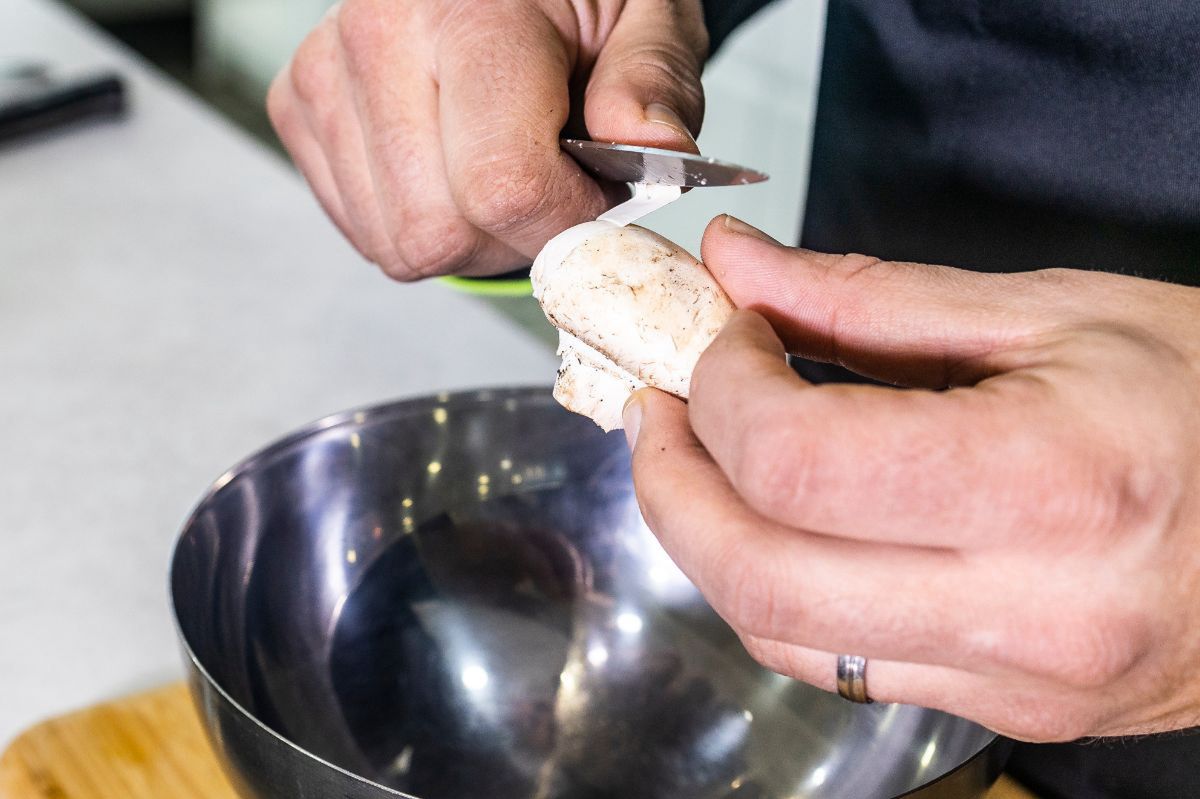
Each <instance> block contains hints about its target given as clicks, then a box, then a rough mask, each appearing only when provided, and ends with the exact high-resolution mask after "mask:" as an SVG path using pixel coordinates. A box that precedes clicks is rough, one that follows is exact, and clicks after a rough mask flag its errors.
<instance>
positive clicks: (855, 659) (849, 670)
mask: <svg viewBox="0 0 1200 799" xmlns="http://www.w3.org/2000/svg"><path fill="white" fill-rule="evenodd" d="M837 690H838V694H839V695H840V696H841V697H842V698H843V699H848V700H850V701H851V702H855V703H857V704H860V705H869V704H871V702H872V701H873V700H872V699H871V697H870V696H868V695H867V659H866V658H864V657H859V656H858V655H838V659H837Z"/></svg>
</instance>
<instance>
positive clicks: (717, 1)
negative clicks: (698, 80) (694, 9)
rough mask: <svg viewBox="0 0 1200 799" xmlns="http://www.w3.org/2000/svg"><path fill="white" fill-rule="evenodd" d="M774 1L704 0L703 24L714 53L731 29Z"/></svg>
mask: <svg viewBox="0 0 1200 799" xmlns="http://www.w3.org/2000/svg"><path fill="white" fill-rule="evenodd" d="M772 2H774V0H704V22H705V24H706V25H708V35H709V37H710V39H711V41H712V45H711V51H712V52H714V53H715V52H716V51H717V48H719V47H720V46H721V44H722V42H724V41H725V38H726V37H727V36H729V34H730V33H732V32H733V29H734V28H736V27H737V26H738V25H741V24H742V23H743V22H745V21H746V20H747V19H749V18H750V17H751V16H753V15H754V14H755V13H756V12H758V11H759V10H760V9H763V8H765V7H767V6H768V5H770V4H771V3H772Z"/></svg>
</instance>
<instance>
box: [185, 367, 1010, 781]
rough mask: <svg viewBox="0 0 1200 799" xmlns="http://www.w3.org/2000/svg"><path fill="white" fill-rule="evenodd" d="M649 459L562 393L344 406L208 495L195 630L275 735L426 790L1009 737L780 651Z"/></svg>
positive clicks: (924, 754) (818, 775) (843, 759)
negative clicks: (696, 553)
mask: <svg viewBox="0 0 1200 799" xmlns="http://www.w3.org/2000/svg"><path fill="white" fill-rule="evenodd" d="M628 470H629V458H628V453H627V451H626V449H625V445H624V441H623V439H622V437H621V436H620V434H616V435H610V436H605V435H603V434H601V433H600V432H599V431H598V430H597V429H595V428H594V427H593V426H592V425H591V423H590V422H588V421H587V420H586V419H582V418H580V417H576V416H573V415H571V414H568V413H566V412H565V411H562V410H561V409H560V408H558V406H557V405H556V404H555V403H554V402H553V401H552V400H551V399H550V398H549V396H548V395H547V394H546V393H544V392H541V391H506V392H483V393H476V394H468V395H454V396H443V397H442V398H439V399H431V400H429V401H418V402H408V403H399V404H396V405H392V406H386V407H383V408H379V409H374V410H371V411H367V412H363V413H359V414H354V415H348V416H346V417H341V418H338V419H335V420H332V421H330V422H329V423H327V424H324V425H322V426H320V428H319V429H316V430H313V431H309V432H308V433H306V434H303V435H299V436H296V437H293V438H291V439H288V440H285V441H284V442H281V443H280V444H278V445H276V446H274V447H272V448H270V449H268V450H266V451H264V452H263V453H262V454H260V455H258V456H256V457H255V458H253V459H251V460H250V461H248V462H247V463H246V464H243V466H241V467H239V468H238V469H237V470H235V471H234V472H232V473H231V474H230V475H228V476H227V477H226V478H224V479H223V480H222V483H221V484H220V487H219V488H218V489H216V490H215V491H214V492H213V493H212V494H211V495H210V496H209V497H208V498H207V499H206V500H205V501H204V502H203V503H202V504H201V506H200V507H199V508H198V510H197V512H196V513H195V515H194V516H193V518H192V520H191V521H190V522H189V525H188V527H187V529H186V530H185V532H184V535H183V537H182V539H181V541H180V544H179V548H178V551H177V554H176V560H175V563H174V567H173V572H172V594H173V598H174V601H175V607H176V613H177V617H178V619H179V624H180V629H181V632H182V635H183V638H184V640H185V642H186V643H187V645H188V647H189V648H190V649H191V651H192V653H193V655H194V657H195V659H196V660H197V662H198V663H199V664H200V665H201V666H202V667H203V668H204V669H205V671H206V672H207V673H208V674H209V675H210V676H211V677H212V679H213V680H215V682H216V683H217V684H218V685H219V686H221V687H222V688H223V689H224V691H225V692H227V693H228V695H229V696H230V697H231V698H232V699H233V700H234V701H235V702H237V703H238V704H240V705H241V706H242V707H243V708H244V709H245V710H246V711H247V712H249V713H251V714H253V715H254V716H255V717H257V718H258V719H259V720H261V721H262V722H263V723H264V724H266V725H267V726H269V727H270V728H271V729H272V730H274V731H276V732H277V733H279V734H280V735H282V736H284V737H285V738H287V739H288V740H290V741H292V742H294V743H295V744H297V745H298V746H300V747H303V748H304V749H306V750H308V751H309V752H311V753H312V754H314V755H316V756H317V757H320V758H322V759H324V760H327V761H329V762H331V763H333V764H335V765H337V766H340V767H342V768H344V769H346V770H348V771H350V772H353V773H355V774H359V775H361V776H363V777H365V778H367V779H370V780H372V781H374V782H377V783H379V784H380V785H384V786H388V787H390V788H393V789H396V790H400V791H404V792H406V793H409V794H412V795H415V796H418V797H422V799H466V797H475V796H478V795H479V794H480V792H481V791H485V792H486V793H487V795H489V796H490V797H494V798H495V799H518V798H521V799H524V798H525V797H538V798H539V799H558V798H560V797H561V798H562V799H567V798H568V797H569V798H570V799H588V798H589V797H613V796H620V797H622V798H623V799H638V797H645V798H646V799H667V798H668V797H670V798H672V799H674V798H675V797H679V798H680V799H683V797H687V799H702V798H704V797H733V796H737V797H743V796H744V797H762V798H763V799H767V798H768V797H769V798H771V799H774V798H775V797H778V799H784V798H785V797H797V796H804V797H855V798H856V799H861V797H871V796H895V795H899V794H901V793H903V792H905V791H907V790H911V789H913V788H916V787H918V786H919V785H921V784H924V783H927V782H929V781H930V780H933V779H936V778H937V777H938V776H940V775H942V774H944V773H946V772H948V771H950V770H951V769H953V768H954V767H956V766H958V765H959V764H961V763H962V762H963V761H965V760H967V759H968V758H970V757H971V756H972V755H974V754H975V753H976V752H978V751H979V750H980V749H981V748H983V747H984V746H985V745H986V744H987V743H988V742H989V741H991V739H992V737H993V736H992V735H991V734H990V733H988V732H986V731H984V730H982V729H980V728H978V727H976V726H975V725H972V724H969V723H967V722H964V721H962V720H960V719H955V718H952V717H949V716H945V715H942V714H939V713H934V712H931V711H927V710H921V709H917V708H911V707H900V706H881V705H873V706H854V705H851V704H849V703H846V702H844V701H842V700H840V699H839V698H837V697H836V696H830V695H828V694H825V693H823V692H821V691H817V690H815V689H812V688H809V687H806V686H804V685H802V684H799V683H796V682H794V681H791V680H788V679H785V678H783V677H780V676H778V675H775V674H772V673H770V672H768V671H766V670H764V669H762V668H761V667H759V666H757V665H756V664H755V663H754V662H753V661H752V660H751V659H750V658H749V657H748V656H747V655H746V654H745V652H744V651H743V649H742V647H741V645H740V643H739V641H738V640H737V638H736V636H735V635H733V633H732V632H731V631H730V630H729V628H728V627H727V626H726V625H725V624H724V623H723V622H722V621H721V620H720V619H719V618H718V617H717V616H716V615H715V614H714V613H713V612H712V611H711V610H710V609H709V608H708V607H707V605H706V604H705V603H704V601H703V599H702V598H701V597H700V596H699V594H698V593H697V592H696V590H695V589H694V588H693V587H692V586H691V584H690V583H689V582H688V581H687V579H686V578H685V577H684V576H683V575H682V574H681V573H680V572H679V571H678V570H677V569H676V567H675V566H674V565H673V564H672V562H671V561H670V559H669V558H667V556H666V555H665V553H664V552H663V551H662V549H661V548H660V547H659V545H658V544H657V542H656V541H655V539H654V537H653V536H652V535H651V534H650V533H649V531H648V530H647V529H646V528H645V525H644V524H643V522H642V521H641V519H640V516H639V514H638V511H637V505H636V501H635V499H634V497H633V494H632V490H631V487H630V479H629V471H628ZM830 667H831V668H832V663H831V664H830Z"/></svg>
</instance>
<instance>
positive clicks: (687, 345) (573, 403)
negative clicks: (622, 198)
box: [531, 222, 733, 429]
mask: <svg viewBox="0 0 1200 799" xmlns="http://www.w3.org/2000/svg"><path fill="white" fill-rule="evenodd" d="M531 277H532V280H533V286H534V296H535V297H536V298H537V299H538V301H539V302H540V303H541V306H542V310H543V312H544V313H545V314H546V318H547V319H549V320H550V322H551V324H553V325H554V326H555V327H557V328H558V329H559V330H560V331H561V334H560V338H559V354H560V355H562V356H563V366H562V368H561V369H560V370H559V379H558V381H557V383H556V386H555V396H556V397H558V398H559V401H560V402H562V403H563V404H564V405H565V406H566V407H568V408H569V409H571V410H574V411H577V412H581V413H585V414H586V415H588V416H590V417H592V418H593V419H596V420H597V423H598V424H600V425H601V426H602V427H604V428H605V429H613V428H616V427H620V410H621V406H622V405H623V404H624V402H625V399H626V398H627V397H628V396H629V394H630V393H632V392H633V391H635V390H637V389H638V388H642V387H644V386H652V387H654V388H658V389H661V390H663V391H666V392H669V393H671V394H674V395H675V396H677V397H681V398H684V399H686V398H687V396H688V387H689V384H690V382H691V376H692V370H693V369H694V368H695V366H696V362H697V361H698V360H699V358H700V355H701V354H702V353H703V352H704V350H705V349H707V348H708V345H709V344H711V343H712V340H713V339H714V338H716V336H717V333H719V332H720V330H721V327H722V326H723V325H724V324H725V321H726V320H727V319H728V318H729V316H730V315H731V314H732V313H733V303H732V302H731V301H730V300H729V297H728V296H727V295H726V294H725V292H724V291H723V290H722V289H721V287H720V285H719V284H718V283H717V281H716V280H715V279H714V278H713V276H712V275H711V274H710V273H709V272H708V270H707V269H705V267H704V265H703V264H702V263H700V262H699V261H698V260H696V259H695V258H694V257H692V255H691V254H690V253H688V252H687V251H686V250H684V249H683V248H682V247H680V246H678V245H677V244H675V243H673V242H671V241H669V240H668V239H665V238H663V237H662V236H660V235H658V234H657V233H654V232H653V231H650V230H647V229H645V228H642V227H637V226H634V225H630V226H626V227H621V226H618V225H615V224H612V223H610V222H588V223H585V224H582V225H578V226H576V227H573V228H571V229H569V230H567V231H565V232H564V233H562V234H560V235H559V236H557V237H555V238H554V239H552V240H551V241H550V242H549V243H548V244H547V245H546V247H545V248H544V249H543V250H542V252H541V253H540V254H539V255H538V257H537V259H536V260H535V261H534V265H533V270H532V273H531ZM613 405H616V406H617V407H616V410H615V420H614V414H613V411H612V406H613ZM597 416H601V417H603V421H601V419H598V418H597ZM610 425H611V426H612V427H611V428H610Z"/></svg>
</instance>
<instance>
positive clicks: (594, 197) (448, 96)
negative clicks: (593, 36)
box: [437, 4, 608, 257]
mask: <svg viewBox="0 0 1200 799" xmlns="http://www.w3.org/2000/svg"><path fill="white" fill-rule="evenodd" d="M484 5H486V4H471V6H470V7H471V14H470V15H469V16H470V19H469V20H465V19H464V20H463V22H461V23H456V24H453V25H448V26H446V27H445V28H444V29H443V31H442V36H443V37H445V45H444V46H441V47H439V55H438V75H437V80H438V83H439V85H440V87H441V94H440V102H439V114H440V119H441V125H442V145H443V148H444V154H445V162H446V169H447V172H448V174H449V178H450V186H451V191H452V193H453V195H454V198H455V201H456V202H457V204H458V207H459V209H460V210H461V211H462V213H463V215H464V216H465V217H466V219H467V220H468V221H470V222H471V223H472V224H473V225H475V226H476V227H477V228H479V229H480V230H483V231H484V232H486V233H489V234H491V235H493V236H495V237H496V238H498V239H500V240H502V241H504V242H505V243H506V244H508V245H509V246H511V247H513V248H514V249H516V250H518V251H520V252H521V253H523V254H524V255H527V256H529V257H532V256H534V255H536V254H537V252H538V251H539V250H540V249H541V248H542V246H543V245H544V244H545V243H546V242H547V241H549V240H550V239H551V238H553V237H554V236H556V235H557V234H559V233H561V232H562V231H563V230H565V229H567V228H569V227H571V226H573V225H576V224H578V223H580V222H583V221H585V220H588V219H594V218H595V217H596V216H598V215H599V214H601V213H602V212H603V211H604V210H605V208H607V206H608V203H607V202H606V201H605V194H604V190H603V189H602V188H601V187H600V185H599V184H597V183H596V182H595V181H593V180H592V179H591V178H589V177H588V176H587V175H586V174H585V173H584V172H583V170H582V169H581V168H580V167H579V166H578V164H576V163H575V161H574V160H572V159H571V157H570V156H568V155H567V154H566V153H564V152H563V151H562V149H561V147H560V146H559V137H560V135H561V131H562V129H563V126H564V125H565V124H566V122H567V117H568V113H569V110H570V91H569V84H570V80H571V73H572V68H573V65H572V55H571V53H569V52H568V50H567V46H566V44H564V42H563V37H562V35H561V34H560V33H559V31H558V30H557V28H556V27H555V26H554V24H553V23H552V22H551V21H550V20H548V19H547V18H545V17H544V16H542V15H540V14H536V13H532V12H530V13H528V14H527V15H521V16H519V17H514V15H513V13H512V11H511V10H502V9H501V8H500V7H501V6H503V5H504V4H495V8H493V9H486V8H484ZM451 42H452V43H451Z"/></svg>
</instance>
